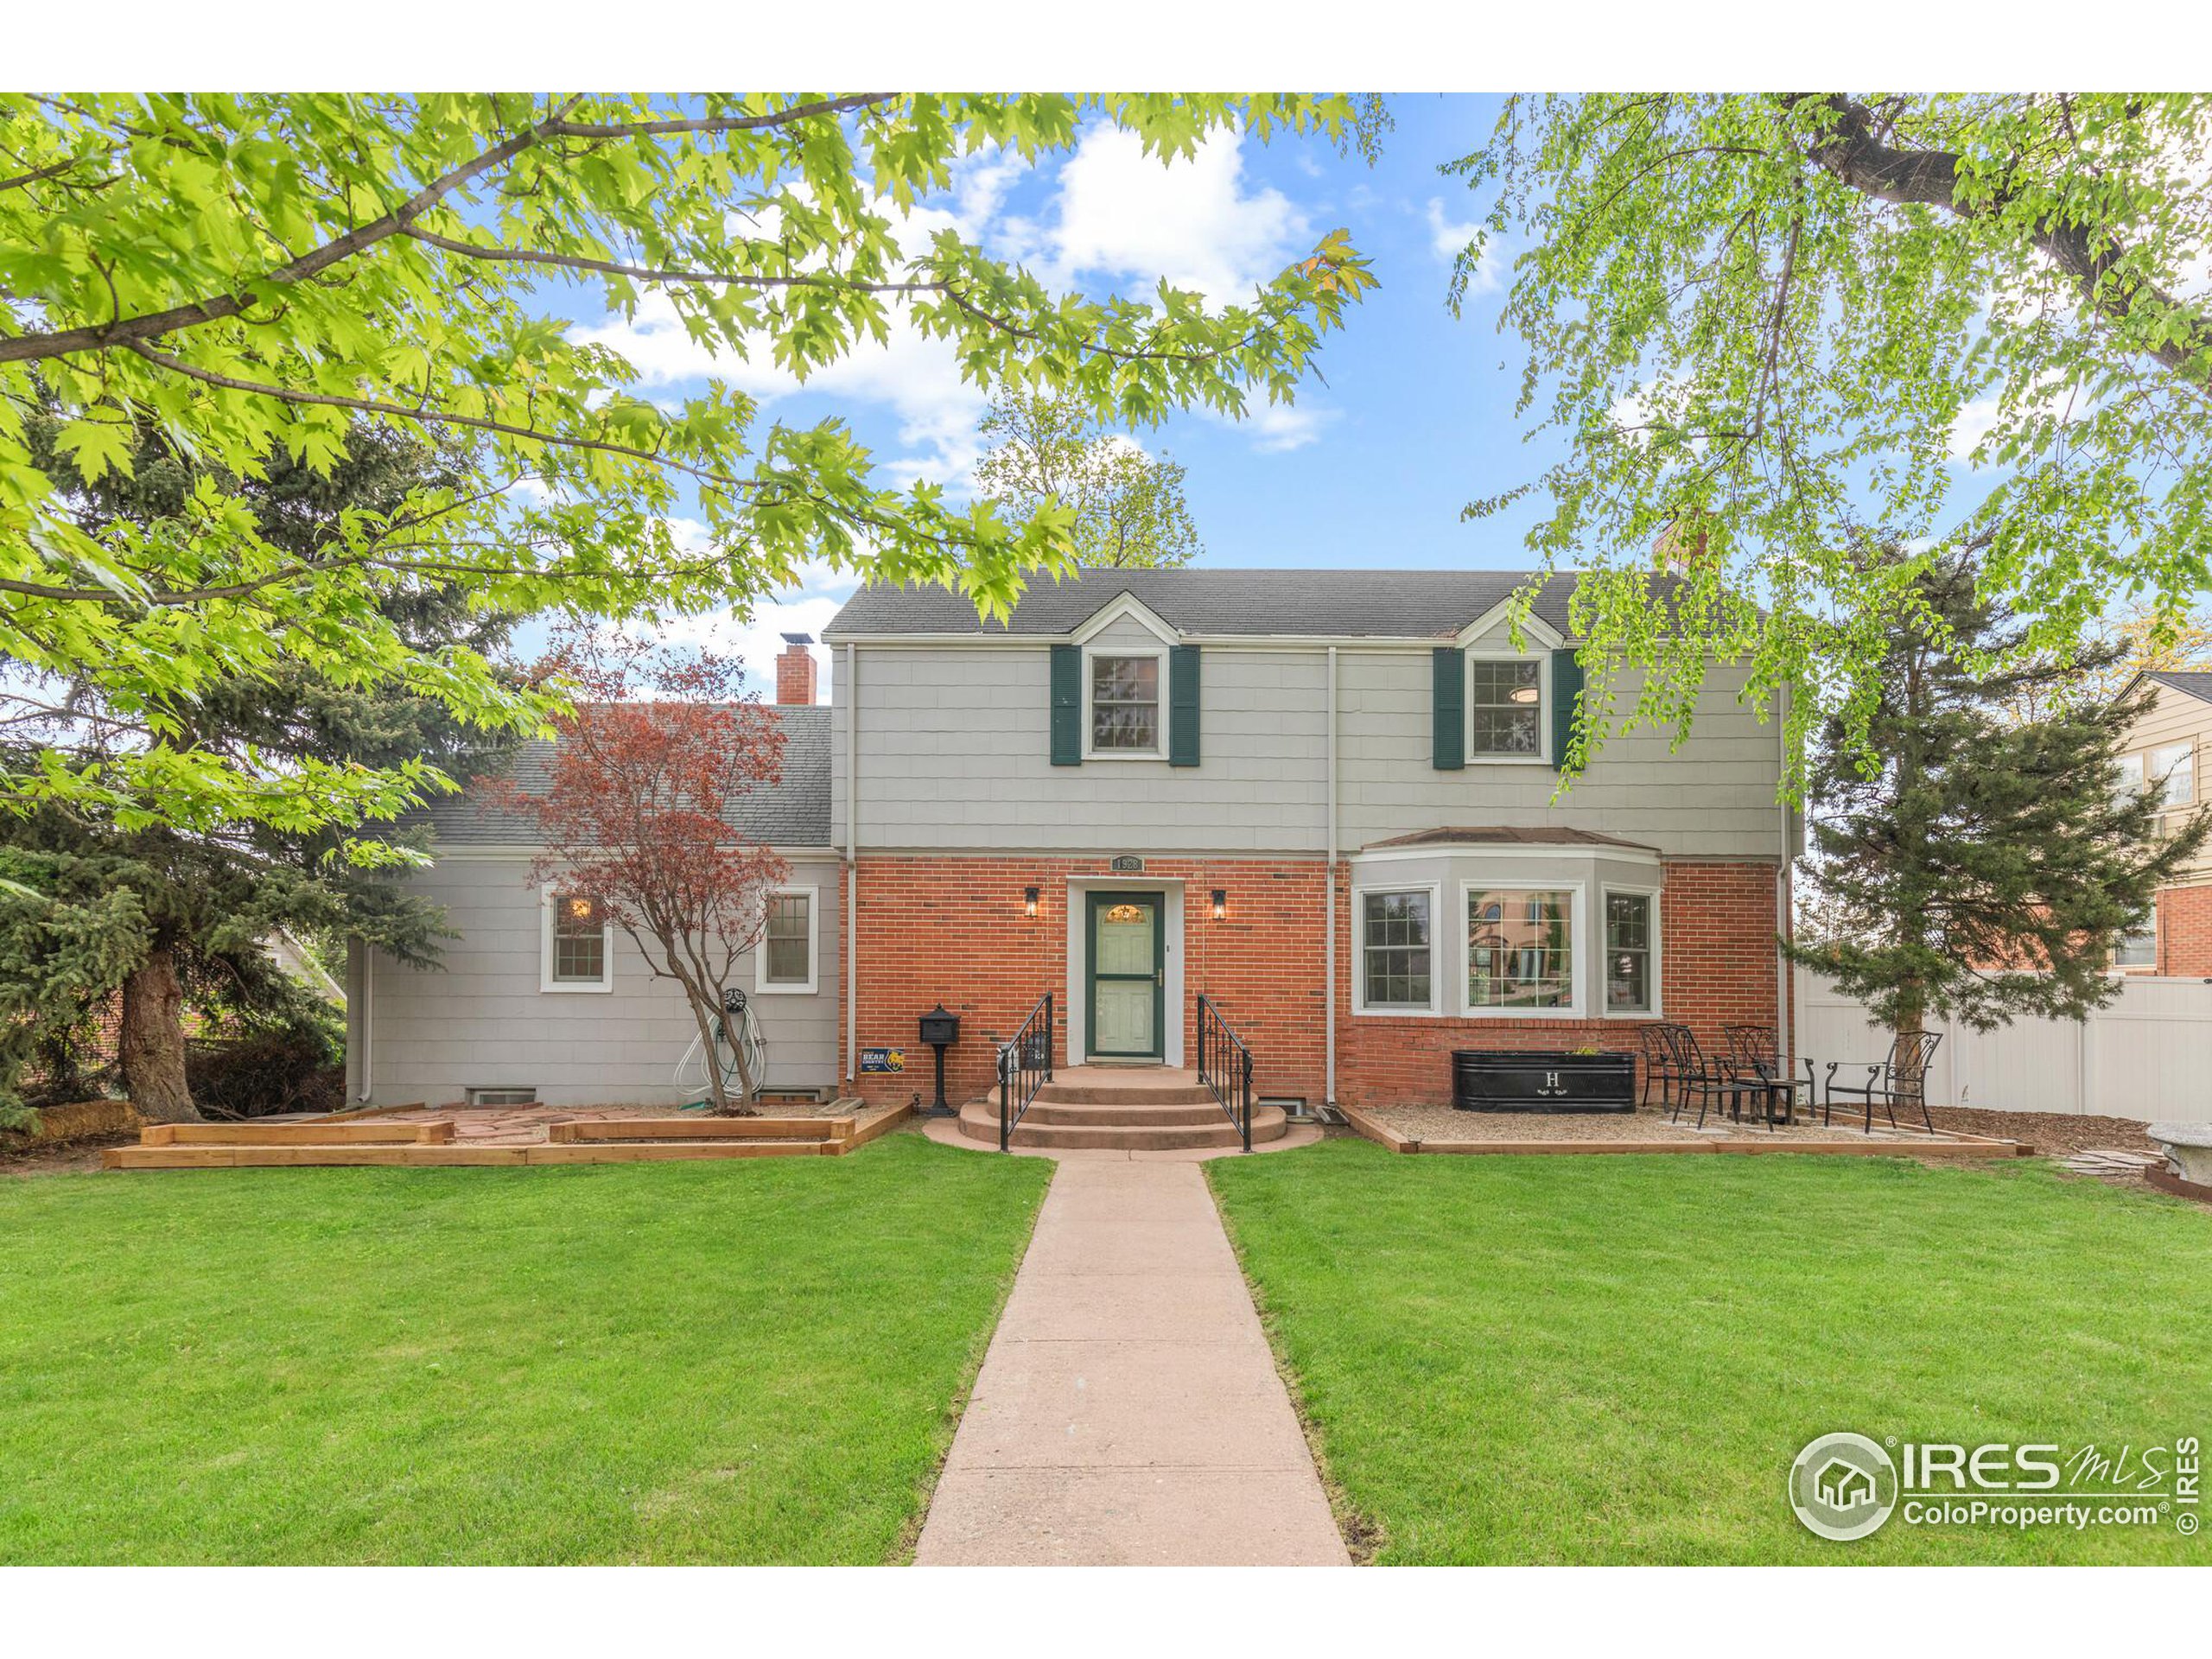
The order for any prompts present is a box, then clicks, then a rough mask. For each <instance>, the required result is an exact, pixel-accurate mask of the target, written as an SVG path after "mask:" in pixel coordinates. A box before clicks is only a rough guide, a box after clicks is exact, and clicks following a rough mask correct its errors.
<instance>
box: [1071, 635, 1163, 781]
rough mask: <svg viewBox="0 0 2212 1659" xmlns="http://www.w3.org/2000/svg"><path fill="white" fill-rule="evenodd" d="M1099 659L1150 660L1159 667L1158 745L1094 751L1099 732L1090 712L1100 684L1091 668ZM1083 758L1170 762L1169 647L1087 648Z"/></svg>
mask: <svg viewBox="0 0 2212 1659" xmlns="http://www.w3.org/2000/svg"><path fill="white" fill-rule="evenodd" d="M1097 657H1149V658H1153V659H1154V661H1155V662H1157V663H1158V664H1160V682H1159V683H1160V719H1159V721H1158V723H1157V724H1156V725H1154V728H1153V730H1154V734H1155V735H1156V736H1157V738H1158V741H1157V742H1156V743H1155V744H1154V747H1151V748H1148V749H1101V748H1096V747H1092V744H1091V739H1092V738H1093V737H1094V736H1095V735H1096V733H1097V730H1098V726H1097V721H1096V718H1095V716H1094V715H1093V714H1092V711H1091V692H1092V690H1093V689H1094V688H1095V686H1096V683H1097V682H1096V679H1095V678H1094V677H1093V676H1092V674H1091V670H1090V664H1091V659H1092V658H1097ZM1083 758H1084V760H1166V758H1167V647H1166V645H1159V646H1147V645H1134V646H1129V645H1085V646H1084V648H1083Z"/></svg>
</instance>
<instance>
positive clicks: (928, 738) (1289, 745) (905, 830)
mask: <svg viewBox="0 0 2212 1659" xmlns="http://www.w3.org/2000/svg"><path fill="white" fill-rule="evenodd" d="M1125 629H1127V630H1134V632H1130V633H1129V637H1128V639H1127V640H1126V643H1128V644H1131V645H1140V646H1142V647H1144V648H1147V649H1149V648H1154V647H1157V646H1158V645H1160V641H1159V639H1157V638H1156V637H1155V636H1154V635H1153V634H1151V633H1149V632H1145V631H1143V630H1142V629H1141V628H1135V625H1134V624H1128V625H1124V626H1123V627H1117V628H1115V629H1110V630H1109V631H1108V635H1109V636H1111V637H1110V639H1109V637H1107V636H1102V638H1101V639H1100V641H1098V642H1097V643H1100V644H1115V645H1118V644H1122V643H1125V641H1124V639H1123V638H1122V635H1123V633H1124V632H1125ZM1050 662H1051V656H1050V653H1049V652H1048V651H1047V650H1046V648H1044V647H1042V646H1038V647H1035V648H1030V647H990V646H978V647H976V648H975V649H973V650H967V649H960V648H935V649H931V648H923V647H905V648H902V647H897V646H874V645H864V646H862V647H861V650H860V669H859V678H860V797H861V815H860V828H861V847H862V848H863V849H878V850H882V849H893V848H906V849H912V848H925V849H948V850H950V849H987V848H1025V849H1049V848H1069V849H1078V848H1080V849H1096V848H1105V847H1111V848H1112V849H1115V850H1116V851H1119V850H1122V849H1136V850H1138V851H1147V850H1149V851H1165V850H1169V849H1179V848H1195V847H1203V848H1208V849H1217V850H1221V851H1286V850H1306V849H1320V848H1322V847H1323V846H1325V844H1326V839H1327V825H1326V821H1325V817H1324V812H1325V798H1324V789H1325V756H1324V735H1325V734H1324V731H1323V724H1324V715H1323V709H1324V702H1323V695H1324V688H1325V678H1324V677H1325V671H1326V664H1327V659H1326V658H1325V657H1323V656H1320V655H1319V654H1316V653H1314V652H1289V651H1244V650H1233V651H1232V650H1224V649H1213V648H1209V649H1208V650H1207V651H1206V652H1205V658H1204V663H1203V667H1202V670H1201V673H1202V683H1203V692H1202V696H1201V702H1200V709H1199V721H1198V724H1199V740H1198V743H1199V749H1198V753H1199V764H1198V766H1195V767H1173V766H1169V765H1168V764H1167V762H1166V760H1164V759H1162V760H1087V761H1085V762H1084V764H1083V765H1082V766H1053V765H1052V755H1051V734H1050V732H1049V730H1048V729H1047V727H1048V721H1049V716H1050V696H1051V688H1050V683H1049V680H1048V675H1049V673H1050ZM840 666H841V667H842V661H841V663H840ZM838 693H839V696H840V697H841V698H842V696H844V694H845V688H844V687H843V686H842V684H840V686H839V687H838ZM1163 694H1164V688H1163ZM1161 712H1162V717H1163V718H1164V717H1165V714H1166V710H1165V709H1162V711H1161ZM845 716H846V710H845V709H843V708H842V706H841V707H840V708H839V709H838V716H837V727H838V731H837V737H836V753H838V755H839V760H838V763H837V777H836V786H835V789H834V791H833V800H834V806H833V811H832V817H833V824H832V835H833V838H834V839H835V840H836V842H837V844H839V845H842V844H843V841H844V835H845V821H844V812H845V801H844V785H845V779H844V771H843V760H842V755H843V747H842V746H843V744H844V742H845V741H846V737H845V732H844V726H845Z"/></svg>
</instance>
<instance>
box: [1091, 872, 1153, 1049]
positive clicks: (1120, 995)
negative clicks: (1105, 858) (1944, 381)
mask: <svg viewBox="0 0 2212 1659" xmlns="http://www.w3.org/2000/svg"><path fill="white" fill-rule="evenodd" d="M1087 906H1088V912H1089V919H1090V926H1089V928H1088V929H1087V930H1086V932H1087V934H1088V939H1089V950H1088V951H1087V953H1086V955H1087V958H1088V962H1089V973H1090V1052H1091V1055H1092V1056H1093V1057H1094V1058H1099V1059H1116V1060H1122V1059H1126V1060H1156V1059H1159V1058H1161V1057H1162V1056H1163V1055H1164V1054H1165V1052H1166V1050H1165V1048H1164V1047H1163V1046H1162V1036H1163V1033H1162V1029H1161V1028H1162V1027H1163V1026H1164V1025H1165V1024H1166V1021H1165V1020H1163V1019H1162V1017H1161V1016H1162V1014H1163V1013H1164V1011H1165V1009H1166V1000H1167V973H1166V962H1167V938H1166V930H1165V929H1164V928H1162V927H1161V926H1160V917H1161V912H1163V911H1164V910H1165V908H1166V904H1165V899H1164V895H1162V894H1160V893H1092V894H1090V896H1089V899H1088V900H1087Z"/></svg>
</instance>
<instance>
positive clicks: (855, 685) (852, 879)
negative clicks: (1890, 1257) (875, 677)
mask: <svg viewBox="0 0 2212 1659" xmlns="http://www.w3.org/2000/svg"><path fill="white" fill-rule="evenodd" d="M855 652H856V647H855V645H854V644H853V642H852V641H851V640H849V639H848V640H847V641H846V642H845V673H844V683H845V1082H846V1084H848V1085H849V1086H851V1085H854V1084H856V1083H857V1082H858V1080H859V1077H860V1071H861V895H860V880H861V865H860V849H861V829H860V823H861V685H860V669H859V658H858V656H857V655H856V654H855Z"/></svg>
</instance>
